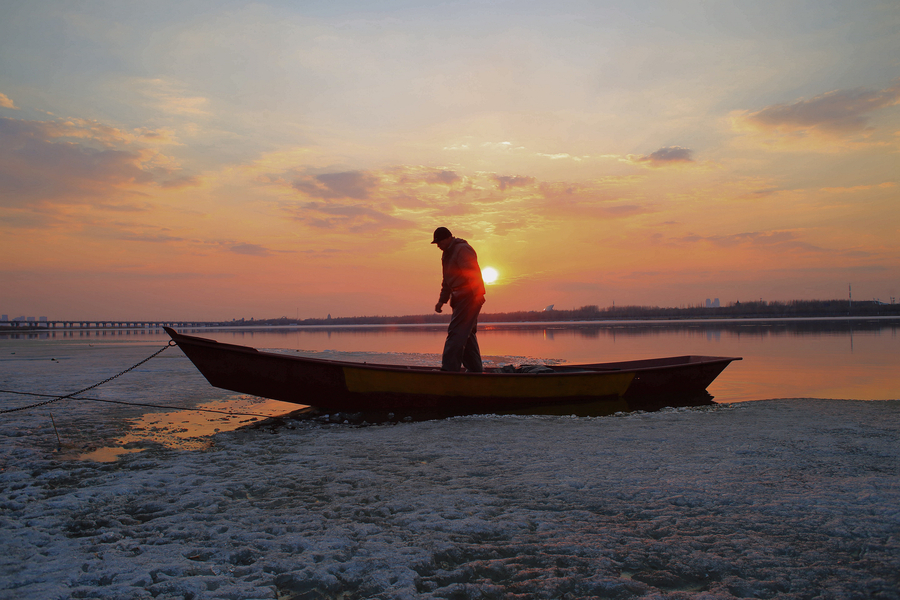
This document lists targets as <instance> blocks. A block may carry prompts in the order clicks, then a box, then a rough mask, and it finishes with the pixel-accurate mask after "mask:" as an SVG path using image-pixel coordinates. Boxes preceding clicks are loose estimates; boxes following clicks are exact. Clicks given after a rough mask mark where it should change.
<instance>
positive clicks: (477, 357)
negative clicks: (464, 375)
mask: <svg viewBox="0 0 900 600" xmlns="http://www.w3.org/2000/svg"><path fill="white" fill-rule="evenodd" d="M477 329H478V325H477V323H476V324H475V325H474V326H472V333H471V334H470V335H469V339H468V340H466V347H465V348H464V349H463V355H462V364H463V366H464V367H465V368H466V370H467V371H469V372H471V373H483V372H484V365H482V364H481V350H480V349H479V348H478V337H477V336H476V335H475V330H477Z"/></svg>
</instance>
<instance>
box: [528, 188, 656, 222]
mask: <svg viewBox="0 0 900 600" xmlns="http://www.w3.org/2000/svg"><path fill="white" fill-rule="evenodd" d="M540 191H541V194H542V195H543V198H544V201H543V202H542V203H541V206H540V207H537V208H536V209H539V210H541V211H542V212H544V213H545V216H547V217H550V218H562V217H566V218H568V217H573V216H574V217H577V218H579V219H590V218H599V219H611V218H621V217H629V216H633V215H638V214H643V213H647V212H650V211H651V209H650V208H648V207H646V206H643V205H640V204H636V203H634V202H622V201H621V200H620V199H619V197H618V195H617V194H614V193H613V192H612V191H610V190H606V189H603V188H602V187H600V188H597V189H595V188H593V187H589V186H585V185H579V184H568V183H542V184H541V185H540Z"/></svg>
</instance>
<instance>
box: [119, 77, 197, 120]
mask: <svg viewBox="0 0 900 600" xmlns="http://www.w3.org/2000/svg"><path fill="white" fill-rule="evenodd" d="M135 87H136V88H137V89H138V90H140V92H141V93H142V94H143V95H144V96H145V97H146V98H150V100H151V102H152V103H153V105H154V108H156V109H157V110H160V111H162V112H164V113H166V114H171V115H178V116H183V117H208V116H210V115H211V113H210V111H209V110H207V107H208V105H209V99H208V98H205V97H203V96H192V95H190V94H188V93H186V92H185V90H183V89H182V88H181V87H180V86H179V85H177V84H175V83H173V82H170V81H165V80H163V79H137V80H135Z"/></svg>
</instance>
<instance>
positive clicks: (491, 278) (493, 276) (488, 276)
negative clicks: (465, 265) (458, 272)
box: [481, 267, 500, 285]
mask: <svg viewBox="0 0 900 600" xmlns="http://www.w3.org/2000/svg"><path fill="white" fill-rule="evenodd" d="M499 276H500V273H498V272H497V269H495V268H494V267H485V268H483V269H482V270H481V278H482V279H484V283H485V284H487V285H491V284H492V283H494V282H495V281H497V277H499Z"/></svg>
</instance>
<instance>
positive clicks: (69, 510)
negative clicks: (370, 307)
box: [0, 400, 900, 600]
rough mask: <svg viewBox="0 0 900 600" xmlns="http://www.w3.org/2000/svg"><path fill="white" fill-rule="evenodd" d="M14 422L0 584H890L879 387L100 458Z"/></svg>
mask: <svg viewBox="0 0 900 600" xmlns="http://www.w3.org/2000/svg"><path fill="white" fill-rule="evenodd" d="M23 431H24V430H21V429H16V428H15V427H12V426H5V427H3V428H0V434H2V436H3V437H2V444H3V450H4V452H3V457H2V458H3V464H2V472H0V534H2V535H0V597H2V598H10V599H11V598H41V599H54V598H109V599H113V598H114V599H137V598H148V599H149V598H158V599H169V598H179V599H196V600H198V599H203V598H227V599H233V600H239V599H240V600H243V599H250V598H270V599H271V598H281V599H285V598H292V599H297V600H299V599H302V600H313V599H318V598H347V599H349V598H385V599H388V598H454V599H468V598H471V599H476V598H478V599H480V598H632V597H642V598H672V599H675V598H697V599H701V598H704V599H711V598H734V597H737V598H747V597H752V598H836V599H837V598H842V599H843V598H847V599H852V598H860V599H862V598H884V599H896V598H900V478H898V474H900V445H898V440H900V402H897V401H880V402H858V401H835V400H777V401H762V402H747V403H740V404H731V405H720V406H713V407H705V408H697V409H680V410H666V411H662V412H658V413H649V414H644V413H638V414H629V415H617V416H612V417H599V418H561V417H464V418H456V419H449V420H442V421H428V422H419V423H400V424H393V425H373V426H366V427H356V426H351V425H345V424H326V423H315V422H296V421H291V420H288V421H282V422H280V423H275V424H273V423H272V422H269V423H268V424H267V425H265V426H263V427H258V428H255V429H243V430H237V431H231V432H223V433H219V434H217V435H216V436H214V442H213V444H212V445H211V446H209V447H208V448H206V449H202V450H185V449H171V448H167V447H164V446H162V445H159V444H156V443H152V442H147V443H145V446H146V447H145V449H144V450H143V451H142V452H138V453H132V454H127V455H124V456H122V457H121V458H120V459H119V460H117V461H115V462H92V461H74V460H60V459H59V457H58V455H56V453H55V452H53V449H52V448H50V447H36V446H35V444H33V443H32V441H31V438H29V437H28V436H27V435H25V434H24V433H22V432H23ZM45 446H46V445H45Z"/></svg>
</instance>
